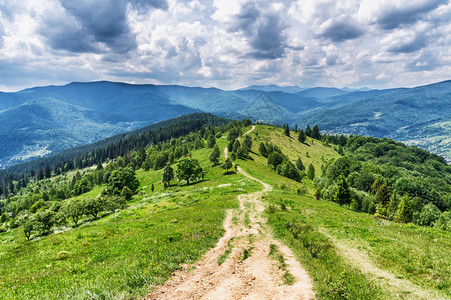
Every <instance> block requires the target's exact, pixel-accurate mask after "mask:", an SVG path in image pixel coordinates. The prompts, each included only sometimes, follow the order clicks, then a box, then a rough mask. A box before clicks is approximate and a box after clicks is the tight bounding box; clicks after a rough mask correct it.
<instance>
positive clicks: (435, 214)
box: [416, 203, 440, 226]
mask: <svg viewBox="0 0 451 300" xmlns="http://www.w3.org/2000/svg"><path fill="white" fill-rule="evenodd" d="M439 217H440V209H438V208H437V207H436V206H435V205H434V204H432V203H428V204H426V205H425V206H424V207H423V209H422V210H421V213H420V215H419V216H418V218H417V220H416V221H417V223H418V224H419V225H423V226H432V225H433V224H434V222H435V221H437V219H438V218H439Z"/></svg>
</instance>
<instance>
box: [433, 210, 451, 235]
mask: <svg viewBox="0 0 451 300" xmlns="http://www.w3.org/2000/svg"><path fill="white" fill-rule="evenodd" d="M434 226H435V227H437V228H439V229H442V230H448V231H451V211H445V212H443V213H441V214H440V217H439V218H438V219H437V221H436V222H435V223H434Z"/></svg>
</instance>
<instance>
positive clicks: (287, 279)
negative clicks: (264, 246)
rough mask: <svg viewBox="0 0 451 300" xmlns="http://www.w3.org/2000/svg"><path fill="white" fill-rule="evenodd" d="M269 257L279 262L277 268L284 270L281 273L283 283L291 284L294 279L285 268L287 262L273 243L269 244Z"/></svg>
mask: <svg viewBox="0 0 451 300" xmlns="http://www.w3.org/2000/svg"><path fill="white" fill-rule="evenodd" d="M268 255H269V257H271V258H272V259H274V260H277V261H278V262H279V269H282V270H283V271H285V272H284V273H283V275H282V279H283V283H284V284H288V285H292V284H293V283H294V281H295V279H296V278H295V277H294V276H293V275H292V274H291V273H290V272H289V271H288V270H287V264H286V263H285V259H284V258H283V255H282V254H281V253H280V252H279V248H278V247H277V245H275V244H269V254H268Z"/></svg>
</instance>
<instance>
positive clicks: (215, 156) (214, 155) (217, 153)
mask: <svg viewBox="0 0 451 300" xmlns="http://www.w3.org/2000/svg"><path fill="white" fill-rule="evenodd" d="M220 156H221V153H220V151H219V147H218V145H215V146H214V148H213V150H212V151H211V153H210V156H209V157H208V159H209V160H210V161H211V162H212V163H213V165H214V166H215V165H217V164H218V163H219V157H220Z"/></svg>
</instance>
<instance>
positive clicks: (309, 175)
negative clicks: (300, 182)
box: [307, 164, 315, 180]
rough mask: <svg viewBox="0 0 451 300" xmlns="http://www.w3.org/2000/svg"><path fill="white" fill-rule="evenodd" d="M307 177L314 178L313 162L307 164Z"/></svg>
mask: <svg viewBox="0 0 451 300" xmlns="http://www.w3.org/2000/svg"><path fill="white" fill-rule="evenodd" d="M307 177H308V179H310V180H313V179H314V178H315V167H314V166H313V164H310V165H309V166H308V170H307Z"/></svg>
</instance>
